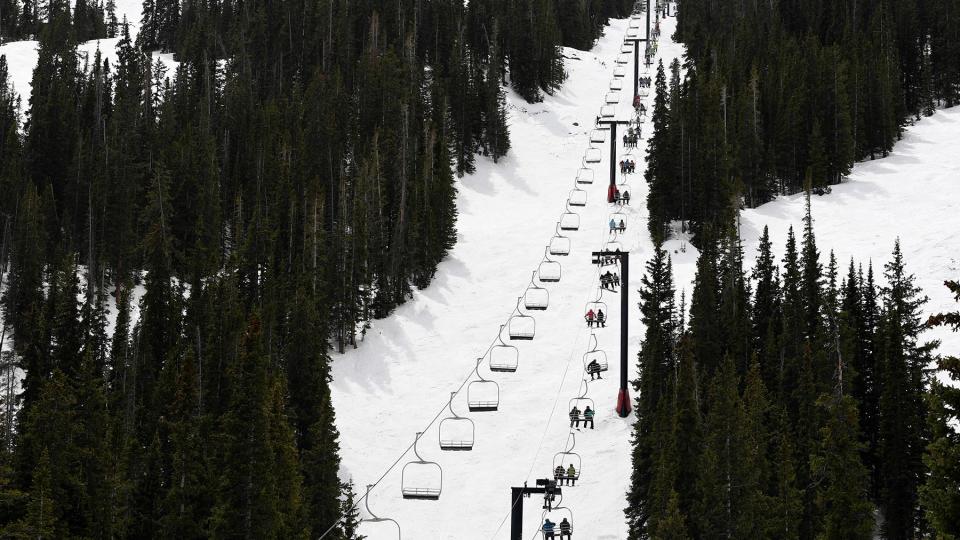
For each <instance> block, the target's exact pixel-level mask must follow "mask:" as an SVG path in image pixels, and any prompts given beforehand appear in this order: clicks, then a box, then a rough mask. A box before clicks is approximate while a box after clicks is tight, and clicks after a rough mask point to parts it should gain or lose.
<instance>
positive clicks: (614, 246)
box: [603, 240, 623, 252]
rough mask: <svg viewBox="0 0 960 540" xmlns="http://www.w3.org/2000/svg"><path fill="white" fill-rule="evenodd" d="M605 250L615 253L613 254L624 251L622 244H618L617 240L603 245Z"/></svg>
mask: <svg viewBox="0 0 960 540" xmlns="http://www.w3.org/2000/svg"><path fill="white" fill-rule="evenodd" d="M603 250H604V251H613V252H617V251H623V246H622V245H621V244H620V242H617V241H616V240H611V241H609V242H607V243H606V244H604V245H603Z"/></svg>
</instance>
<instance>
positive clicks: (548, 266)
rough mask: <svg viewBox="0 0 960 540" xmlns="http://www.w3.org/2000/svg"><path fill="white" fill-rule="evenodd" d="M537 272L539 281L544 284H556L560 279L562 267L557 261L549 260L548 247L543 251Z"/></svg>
mask: <svg viewBox="0 0 960 540" xmlns="http://www.w3.org/2000/svg"><path fill="white" fill-rule="evenodd" d="M537 272H538V273H539V274H540V281H541V282H544V283H557V282H559V281H560V278H561V277H562V274H563V267H562V266H561V265H560V262H559V261H555V260H553V259H551V258H550V248H549V247H547V248H544V250H543V260H541V261H540V266H539V267H538V268H537Z"/></svg>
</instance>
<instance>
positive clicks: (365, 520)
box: [358, 484, 402, 540]
mask: <svg viewBox="0 0 960 540" xmlns="http://www.w3.org/2000/svg"><path fill="white" fill-rule="evenodd" d="M372 489H373V484H367V492H366V495H364V496H363V505H364V506H365V507H366V508H367V513H368V514H370V516H371V517H368V518H361V519H360V525H359V527H358V528H360V529H362V528H363V524H364V523H393V525H394V526H395V527H396V528H397V536H396V538H397V540H401V536H402V535H401V534H400V524H399V523H397V520H395V519H391V518H382V517H379V516H378V515H376V514H374V513H373V510H370V490H372ZM390 528H391V529H392V528H393V527H390ZM366 536H368V537H369V535H366ZM390 536H391V537H392V536H393V535H390ZM378 537H383V535H378Z"/></svg>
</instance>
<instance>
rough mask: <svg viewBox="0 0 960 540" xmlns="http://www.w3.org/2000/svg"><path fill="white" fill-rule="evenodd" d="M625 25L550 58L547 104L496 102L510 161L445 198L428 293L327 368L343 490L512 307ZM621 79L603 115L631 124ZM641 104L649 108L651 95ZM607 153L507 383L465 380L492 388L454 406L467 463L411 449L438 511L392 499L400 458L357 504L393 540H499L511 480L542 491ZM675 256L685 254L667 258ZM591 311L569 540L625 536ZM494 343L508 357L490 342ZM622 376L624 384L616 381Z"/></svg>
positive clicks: (615, 298) (441, 394) (408, 426)
mask: <svg viewBox="0 0 960 540" xmlns="http://www.w3.org/2000/svg"><path fill="white" fill-rule="evenodd" d="M627 25H628V23H627V21H626V20H622V21H613V22H612V25H611V26H610V27H608V28H607V31H606V35H605V37H603V38H602V39H601V40H600V42H599V43H598V44H597V46H596V47H595V48H594V50H592V51H590V52H582V51H576V50H572V49H568V50H566V51H565V55H566V57H567V61H566V69H567V71H568V73H569V80H568V81H567V82H566V84H564V86H563V89H562V90H561V91H560V92H558V94H557V95H555V96H552V97H550V96H548V97H547V98H546V99H545V101H544V102H543V103H541V104H536V105H530V104H527V103H524V102H523V101H522V100H520V99H519V98H517V97H516V96H513V95H511V96H510V98H509V103H510V130H511V141H512V145H513V148H512V150H511V152H510V155H509V156H508V157H507V158H506V159H503V160H501V161H500V163H498V164H493V163H492V162H489V161H487V160H480V161H479V163H478V167H477V169H478V170H477V172H476V174H474V175H471V176H469V177H466V178H464V179H463V181H462V182H461V183H460V194H459V197H458V201H457V202H458V207H459V210H460V218H459V223H458V230H459V241H458V243H457V245H456V247H455V248H454V249H453V250H452V252H451V254H450V256H449V257H448V259H447V260H446V261H444V262H443V263H442V264H441V265H440V268H439V270H438V272H437V278H436V280H435V281H434V283H433V284H432V285H431V286H430V287H429V288H427V289H426V290H424V291H420V292H418V293H417V294H416V296H415V298H414V300H412V301H411V302H409V303H408V304H406V305H404V306H402V307H401V308H399V309H398V310H397V311H396V313H395V314H393V315H392V316H391V317H389V318H388V319H386V320H383V321H377V322H375V323H374V324H373V328H372V329H371V330H370V332H369V333H368V335H367V337H366V339H365V340H364V342H363V344H362V345H361V346H360V347H359V348H358V349H357V350H354V351H349V352H348V353H347V354H345V355H343V356H342V357H339V358H337V359H336V361H335V363H334V383H333V395H334V404H335V406H336V408H337V415H338V421H339V422H338V425H339V428H340V431H341V434H342V438H341V444H342V448H343V452H342V455H343V469H344V476H345V478H352V479H353V481H354V482H355V484H356V487H357V490H358V491H360V492H362V491H363V489H364V485H365V484H368V483H372V482H374V481H375V480H377V478H378V477H379V476H380V475H381V474H382V472H383V471H385V470H386V469H387V468H388V467H389V466H390V465H391V464H392V463H393V462H394V460H396V459H397V457H398V456H399V454H400V453H401V452H402V451H403V450H404V449H406V448H407V447H409V445H410V444H411V443H412V442H413V440H414V434H415V433H416V432H417V431H421V430H423V429H424V428H425V426H427V424H428V423H429V422H430V420H431V419H432V418H434V416H435V415H436V414H437V412H438V411H439V410H440V408H441V407H443V405H444V404H445V401H446V399H447V398H448V396H449V393H450V392H452V391H456V390H457V389H458V388H459V387H460V385H461V382H462V381H464V379H465V378H466V377H467V375H468V373H469V372H470V371H471V369H472V368H473V366H474V363H475V362H476V359H477V358H478V357H481V356H483V355H484V353H485V351H486V350H487V348H488V346H489V345H490V344H491V342H492V341H493V340H494V339H495V338H496V336H497V333H498V330H499V327H500V325H501V324H503V323H504V322H505V321H506V320H507V317H508V316H509V315H510V313H511V311H512V310H513V309H514V306H515V305H516V303H517V297H519V296H521V295H522V294H523V293H524V290H525V288H526V287H527V285H528V283H529V282H530V278H531V272H532V271H533V270H535V269H536V268H537V266H538V264H539V263H540V260H541V258H542V257H543V254H544V248H545V246H546V245H547V243H548V242H549V241H550V239H551V236H553V234H554V229H555V225H556V222H557V221H558V219H559V218H560V214H561V213H562V212H563V211H564V203H565V201H566V199H567V196H568V193H569V191H570V190H571V189H573V188H574V179H575V176H576V174H577V171H578V169H579V168H580V167H581V166H582V163H581V158H582V157H583V156H584V152H585V150H586V149H587V148H588V146H589V131H590V129H592V127H593V124H594V120H595V117H596V116H597V115H598V114H599V113H600V107H601V106H603V105H604V102H605V95H606V94H607V92H608V91H609V82H610V81H611V80H612V79H614V77H613V71H614V66H615V62H614V61H615V58H616V57H617V56H618V55H619V54H620V47H621V43H622V40H623V37H624V35H625V32H626V29H627ZM672 27H673V20H672V19H670V20H668V21H667V22H666V24H665V25H664V28H663V30H664V32H663V36H662V40H661V45H660V50H659V55H660V56H661V57H663V59H664V63H665V64H666V63H669V61H670V60H671V59H672V58H673V57H674V56H677V55H679V54H680V52H681V49H680V48H679V47H678V46H676V45H673V44H672V43H670V42H669V38H668V36H669V34H670V33H671V32H672ZM631 62H632V55H631ZM625 67H627V72H628V76H627V77H625V78H623V79H618V80H620V81H622V83H623V87H624V90H623V91H621V92H619V93H620V94H621V99H620V103H619V104H618V105H616V107H617V118H619V119H628V118H631V117H632V106H631V99H632V91H633V89H632V82H631V77H632V70H633V68H632V65H630V66H625ZM650 75H651V76H652V75H653V73H652V72H651V73H650ZM646 101H647V106H648V107H652V96H651V97H649V98H647V99H646ZM577 124H578V125H577ZM646 127H648V128H649V122H648V123H647V125H646ZM622 133H623V128H621V129H620V131H619V134H622ZM608 136H609V135H608ZM618 138H619V137H618ZM642 142H643V141H642ZM608 144H609V143H604V144H603V145H596V146H598V147H600V148H602V152H601V153H602V155H603V157H602V160H601V162H600V163H597V164H594V165H592V166H591V168H592V169H593V170H594V171H595V177H596V179H595V182H594V183H593V184H592V185H586V186H581V187H583V188H584V189H585V190H586V191H587V192H588V201H587V206H586V207H584V208H578V209H574V210H576V211H578V213H579V214H580V230H579V231H576V232H566V233H565V234H566V235H567V236H569V237H570V239H571V243H572V249H571V253H570V255H569V256H566V257H553V258H554V259H555V260H559V261H560V262H561V264H562V266H563V276H562V279H561V281H560V282H559V283H546V284H543V286H544V287H546V288H547V289H548V290H549V292H550V305H549V308H548V309H547V310H546V311H539V312H537V311H534V312H530V313H531V314H532V315H533V316H534V317H535V318H536V325H537V326H536V337H535V338H534V339H533V340H532V341H527V342H518V341H514V342H513V344H514V345H516V346H517V347H518V348H519V350H520V360H519V368H518V370H517V371H516V373H493V374H491V373H490V371H489V369H488V367H487V365H486V364H485V363H484V364H482V365H481V368H480V373H481V375H482V376H483V377H484V378H487V379H492V380H495V381H497V382H498V383H499V385H500V399H501V405H500V410H499V411H497V412H480V413H470V414H468V413H467V397H466V395H465V394H466V393H465V392H461V393H460V394H458V395H457V397H456V398H455V399H454V409H455V410H456V411H457V413H458V414H460V415H461V416H468V417H470V418H471V419H473V420H474V422H475V423H476V444H475V447H474V449H473V450H472V451H471V452H441V451H440V449H439V446H438V431H437V429H438V426H437V423H436V422H435V423H433V424H432V425H431V426H430V428H429V429H427V430H426V432H425V434H424V437H423V439H422V440H421V442H420V445H419V447H418V448H419V452H420V455H421V456H423V458H424V459H426V460H435V461H437V462H439V463H440V465H441V466H442V467H443V475H444V476H443V493H442V495H441V497H440V499H439V500H438V501H417V500H404V499H402V498H401V496H400V493H401V467H402V465H403V463H404V462H405V461H407V460H410V459H414V456H413V453H412V452H410V453H408V454H407V455H406V456H404V458H403V460H401V462H400V463H399V464H398V466H397V467H395V468H394V469H393V470H392V471H391V472H390V473H389V474H388V475H387V476H386V477H385V478H384V479H383V481H382V482H381V483H380V484H379V485H378V486H377V487H376V488H375V489H374V490H373V491H372V492H371V495H370V498H371V501H370V505H371V510H372V511H373V512H375V513H376V514H378V515H380V516H383V517H387V516H389V517H393V518H394V519H397V520H398V521H399V522H400V523H401V526H402V528H403V537H404V538H418V539H427V538H429V539H447V538H450V539H452V538H457V539H464V538H471V539H472V538H506V537H508V535H509V525H510V524H509V521H508V520H506V518H507V516H508V514H509V511H510V503H511V498H510V489H509V488H510V487H511V486H520V485H522V484H523V483H524V482H525V481H526V482H529V484H530V485H531V486H533V485H534V481H535V479H536V478H543V477H547V476H550V475H551V470H552V469H553V459H554V454H555V453H557V452H560V451H562V450H564V446H565V444H567V436H568V433H569V421H568V419H567V411H568V404H569V403H568V402H569V400H570V399H571V398H573V397H575V396H576V395H578V393H579V386H580V384H581V380H582V378H583V376H584V373H583V365H582V359H581V357H582V355H583V353H584V352H586V348H587V341H588V339H589V331H588V329H587V328H586V325H585V323H584V321H583V314H584V311H585V310H584V306H585V304H586V303H587V302H588V301H591V300H593V299H594V298H595V296H596V291H597V285H598V280H597V270H596V268H595V267H594V266H592V265H591V262H590V252H591V251H594V250H597V249H600V248H602V247H603V246H604V243H605V241H606V240H607V237H608V231H607V223H608V221H609V214H610V212H611V209H610V205H608V204H607V203H606V200H605V195H606V189H607V183H608V178H609V176H608V171H609V161H608V160H609V146H608ZM617 152H618V154H619V156H620V157H622V156H623V155H624V154H625V151H624V150H623V148H622V144H621V141H617ZM643 153H644V152H643V148H642V145H641V148H640V149H638V150H635V151H634V152H633V156H634V158H635V159H636V161H637V165H638V166H637V171H638V173H637V174H633V175H631V177H630V178H629V182H630V186H631V189H630V191H631V194H632V196H633V199H634V203H633V206H631V207H627V208H626V210H625V213H626V214H627V216H628V224H627V232H626V234H625V235H622V236H621V238H620V239H619V241H620V242H621V244H622V245H623V247H624V249H625V250H629V251H631V252H632V253H631V254H632V258H631V261H632V272H631V273H632V277H633V280H634V283H633V285H632V286H631V287H630V288H631V294H633V295H634V296H635V294H636V293H635V289H636V285H637V284H638V283H639V278H640V276H641V274H642V270H643V266H642V265H643V263H644V262H645V260H646V258H647V256H648V255H649V253H650V251H651V246H650V242H649V240H648V238H647V235H646V222H645V217H644V214H645V211H644V209H643V207H644V204H643V203H644V200H645V192H646V190H645V188H644V187H643V186H642V184H643V182H642V175H641V174H640V173H641V172H642V156H643ZM620 157H618V160H619V159H620ZM685 257H692V254H690V253H689V252H688V255H684V256H683V257H680V258H685ZM691 260H692V259H691ZM603 300H604V301H605V302H607V303H608V305H609V309H608V310H604V311H605V312H607V313H609V315H610V317H609V324H608V326H607V328H604V329H600V330H599V331H598V332H597V339H598V341H599V346H600V348H601V349H604V350H605V351H606V353H607V355H608V358H609V360H610V363H611V369H610V371H608V372H607V373H605V374H604V377H603V380H601V381H596V382H594V383H592V384H590V385H589V392H588V397H591V398H593V399H594V400H595V402H596V406H597V416H596V429H595V430H593V431H590V430H587V431H586V432H581V433H577V436H576V452H578V453H579V454H580V456H582V460H583V465H582V476H581V479H580V481H578V482H577V485H576V487H573V488H565V489H564V497H563V505H564V506H566V507H568V508H570V510H571V511H572V512H573V520H572V522H573V527H574V531H575V533H576V535H577V537H578V538H607V539H613V538H623V537H625V536H626V530H625V527H624V524H623V514H622V509H623V506H624V503H623V493H624V491H625V490H626V487H627V480H628V478H629V473H630V457H629V437H630V424H631V420H630V419H629V418H628V419H621V418H619V417H617V415H616V413H615V412H614V410H613V409H614V405H615V403H616V397H617V384H618V382H617V380H618V369H619V368H618V358H619V353H620V350H619V333H618V332H619V331H618V328H619V325H620V319H619V313H620V312H619V302H620V297H619V294H611V293H604V295H603ZM630 305H631V322H632V323H634V324H633V326H632V327H631V329H630V346H629V354H630V357H631V361H630V364H631V365H630V368H631V370H633V368H634V366H633V364H634V358H635V355H636V352H637V350H638V347H639V340H640V337H641V336H642V328H641V327H640V326H639V324H636V320H637V315H638V309H637V306H636V298H635V297H631V299H630ZM504 339H505V340H507V341H508V342H509V340H508V339H507V332H506V331H504ZM634 376H635V375H634V373H632V371H631V373H630V377H631V378H633V377H634ZM474 378H475V377H474ZM588 378H589V377H588ZM581 408H582V407H581ZM567 461H569V460H567ZM564 465H565V466H567V465H569V463H568V462H566V461H565V463H564ZM541 502H542V498H538V497H532V498H530V499H526V500H525V520H524V537H525V538H526V537H533V536H534V535H535V534H536V531H537V530H538V527H539V524H540V518H541V510H540V505H541ZM560 518H562V516H560ZM553 521H559V518H554V519H553ZM389 532H390V531H389V526H388V525H387V524H380V525H370V526H369V527H368V526H367V525H365V526H364V530H363V534H367V535H368V536H369V538H371V539H373V540H377V539H380V538H390V537H391V536H390V534H389ZM394 536H395V533H394Z"/></svg>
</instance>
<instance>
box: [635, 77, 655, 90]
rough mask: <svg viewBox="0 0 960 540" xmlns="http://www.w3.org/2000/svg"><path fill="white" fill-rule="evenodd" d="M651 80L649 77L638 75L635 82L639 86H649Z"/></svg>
mask: <svg viewBox="0 0 960 540" xmlns="http://www.w3.org/2000/svg"><path fill="white" fill-rule="evenodd" d="M652 80H653V79H652V78H651V77H640V78H639V79H637V84H638V85H639V86H640V87H641V88H650V82H651V81H652Z"/></svg>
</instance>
